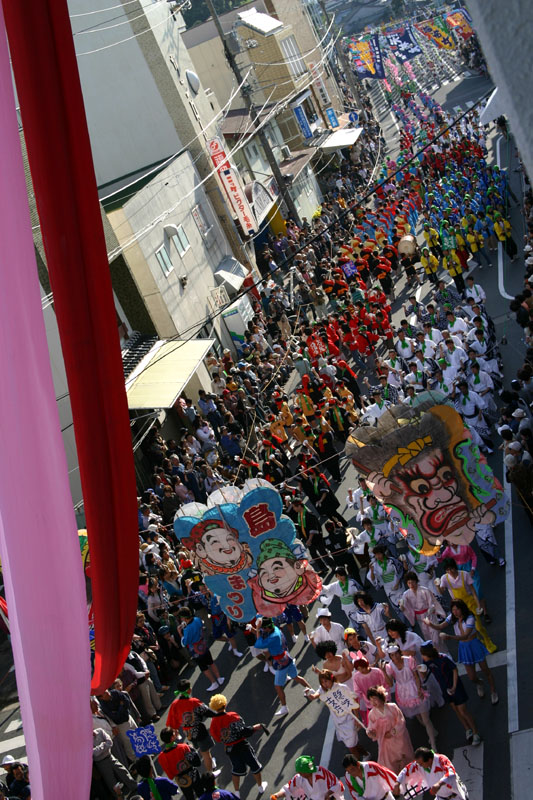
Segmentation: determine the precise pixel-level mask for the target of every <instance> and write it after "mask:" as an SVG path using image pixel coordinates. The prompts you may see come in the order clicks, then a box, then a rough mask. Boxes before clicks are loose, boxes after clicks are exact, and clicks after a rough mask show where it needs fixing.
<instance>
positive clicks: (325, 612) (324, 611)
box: [316, 608, 331, 619]
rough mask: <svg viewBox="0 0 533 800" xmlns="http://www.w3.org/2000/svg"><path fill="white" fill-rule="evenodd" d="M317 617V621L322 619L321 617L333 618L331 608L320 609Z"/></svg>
mask: <svg viewBox="0 0 533 800" xmlns="http://www.w3.org/2000/svg"><path fill="white" fill-rule="evenodd" d="M316 616H317V619H320V617H331V611H330V610H329V608H319V609H318V611H317V614H316Z"/></svg>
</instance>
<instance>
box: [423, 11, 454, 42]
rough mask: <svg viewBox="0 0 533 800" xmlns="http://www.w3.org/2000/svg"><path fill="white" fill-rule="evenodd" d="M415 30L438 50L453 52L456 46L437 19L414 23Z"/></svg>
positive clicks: (441, 22)
mask: <svg viewBox="0 0 533 800" xmlns="http://www.w3.org/2000/svg"><path fill="white" fill-rule="evenodd" d="M415 28H416V29H417V31H420V33H422V34H423V35H424V36H425V37H426V38H427V39H429V40H430V41H431V42H433V44H435V45H437V47H438V48H439V49H440V50H455V47H456V44H455V42H454V40H453V38H452V37H451V36H450V34H449V33H448V31H447V29H446V26H445V25H444V22H443V21H442V20H441V19H440V18H439V17H435V18H434V19H426V20H424V22H415Z"/></svg>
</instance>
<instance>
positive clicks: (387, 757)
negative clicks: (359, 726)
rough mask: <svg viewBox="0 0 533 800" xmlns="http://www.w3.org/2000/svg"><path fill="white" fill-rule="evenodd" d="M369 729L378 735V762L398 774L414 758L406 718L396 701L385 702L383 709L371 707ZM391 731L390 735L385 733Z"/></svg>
mask: <svg viewBox="0 0 533 800" xmlns="http://www.w3.org/2000/svg"><path fill="white" fill-rule="evenodd" d="M368 730H369V731H370V732H373V733H374V734H375V735H376V736H377V740H378V748H379V749H378V758H377V760H378V763H379V764H382V765H383V766H384V767H388V769H391V770H392V771H393V772H395V773H396V774H398V773H399V772H401V771H402V769H403V768H404V767H405V765H406V764H409V762H410V761H413V760H414V757H415V754H414V751H413V745H412V744H411V739H410V738H409V734H408V732H407V728H406V727H405V719H404V716H403V714H402V712H401V711H400V709H399V708H398V706H397V705H396V703H385V706H384V707H383V711H380V709H379V708H371V709H370V711H369V714H368ZM387 733H390V734H391V736H390V737H386V735H385V734H387Z"/></svg>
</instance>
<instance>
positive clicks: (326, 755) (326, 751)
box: [320, 714, 335, 769]
mask: <svg viewBox="0 0 533 800" xmlns="http://www.w3.org/2000/svg"><path fill="white" fill-rule="evenodd" d="M334 738H335V724H334V722H333V717H332V716H331V714H330V715H329V719H328V727H327V728H326V735H325V737H324V744H323V745H322V753H321V755H320V764H321V765H322V766H323V767H326V769H327V768H328V767H329V762H330V760H331V751H332V750H333V740H334Z"/></svg>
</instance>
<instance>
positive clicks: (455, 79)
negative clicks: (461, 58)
mask: <svg viewBox="0 0 533 800" xmlns="http://www.w3.org/2000/svg"><path fill="white" fill-rule="evenodd" d="M453 80H454V81H460V80H461V76H460V75H456V76H455V78H454V79H453Z"/></svg>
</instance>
